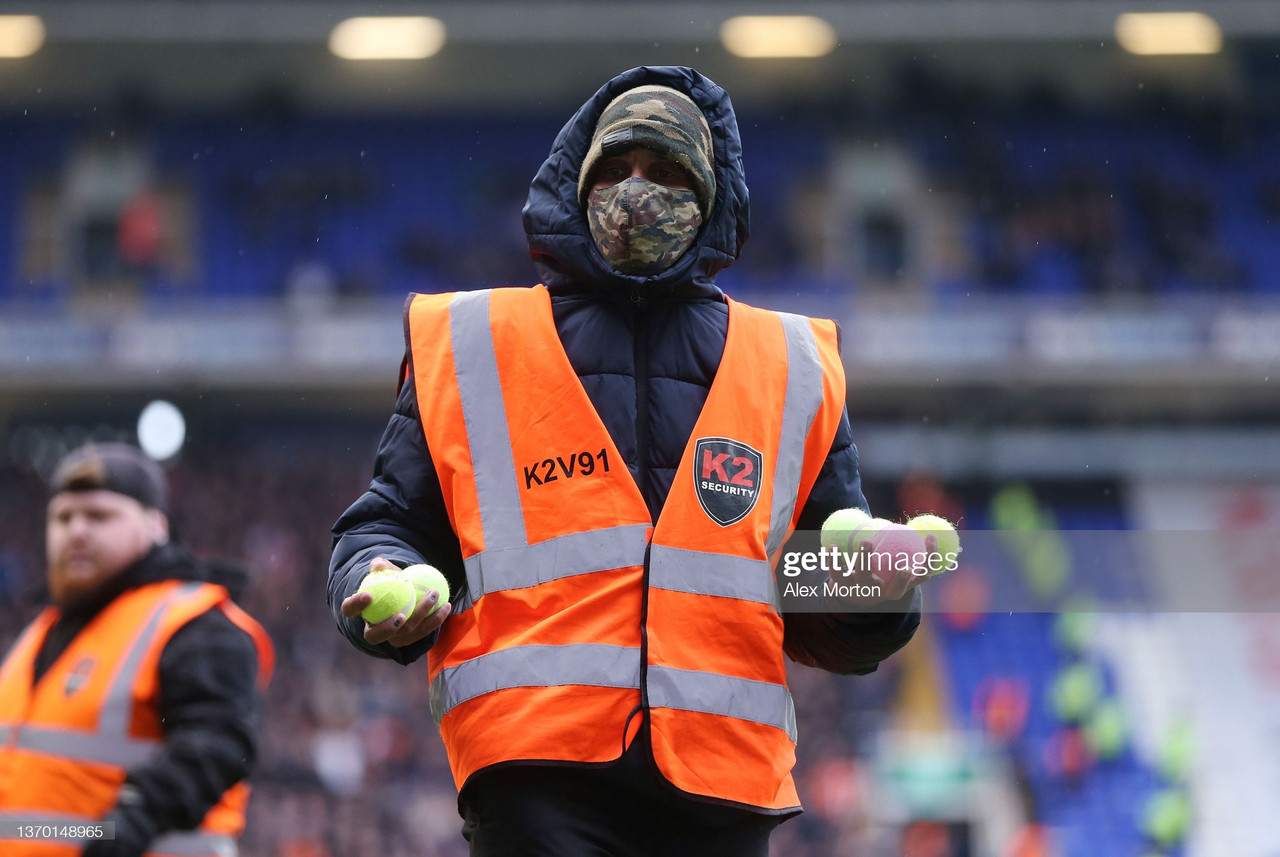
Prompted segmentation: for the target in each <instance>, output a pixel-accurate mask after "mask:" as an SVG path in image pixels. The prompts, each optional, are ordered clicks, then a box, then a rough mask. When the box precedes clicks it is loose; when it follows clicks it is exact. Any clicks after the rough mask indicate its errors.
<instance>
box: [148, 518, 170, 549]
mask: <svg viewBox="0 0 1280 857" xmlns="http://www.w3.org/2000/svg"><path fill="white" fill-rule="evenodd" d="M147 530H148V532H149V533H150V535H151V542H152V544H157V545H162V544H166V543H167V542H168V541H169V517H168V516H167V515H165V513H164V512H161V511H160V510H159V509H147Z"/></svg>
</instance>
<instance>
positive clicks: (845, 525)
mask: <svg viewBox="0 0 1280 857" xmlns="http://www.w3.org/2000/svg"><path fill="white" fill-rule="evenodd" d="M870 520H871V516H870V515H868V514H867V513H866V512H864V511H862V510H861V509H858V508H853V509H838V510H837V511H835V512H832V513H831V515H830V517H828V518H827V520H826V521H825V522H823V524H822V535H821V539H822V546H823V547H824V548H829V547H831V546H832V545H835V546H836V547H839V548H841V549H845V548H847V547H848V546H849V537H850V536H851V535H852V534H853V533H854V532H855V531H857V530H859V529H861V528H862V527H863V526H865V525H866V523H867V522H868V521H870Z"/></svg>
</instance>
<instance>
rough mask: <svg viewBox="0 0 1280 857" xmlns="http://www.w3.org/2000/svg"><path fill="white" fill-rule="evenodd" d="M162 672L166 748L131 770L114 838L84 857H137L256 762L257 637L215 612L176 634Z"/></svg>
mask: <svg viewBox="0 0 1280 857" xmlns="http://www.w3.org/2000/svg"><path fill="white" fill-rule="evenodd" d="M159 669H160V701H159V709H160V717H161V723H162V724H163V729H164V747H163V749H162V750H161V751H160V752H159V753H158V754H156V756H154V757H153V758H152V759H151V760H150V761H148V762H147V763H146V764H145V765H141V766H138V767H135V768H131V769H130V770H129V771H128V772H127V774H126V777H125V787H124V789H122V792H121V798H120V801H119V803H118V805H117V806H116V807H115V809H114V810H113V811H112V812H111V813H110V814H109V815H108V816H107V820H108V821H113V822H115V825H116V838H115V839H114V840H99V841H95V842H92V843H90V844H89V845H88V846H87V847H86V849H85V852H84V853H85V855H86V857H108V855H109V856H110V857H134V855H139V854H141V853H143V851H144V850H145V849H146V846H147V844H148V843H149V842H150V841H151V840H152V839H153V838H155V837H156V836H159V835H160V834H162V833H165V832H166V831H170V830H189V829H192V828H194V827H195V826H196V825H198V824H199V823H200V821H201V819H203V818H204V816H205V814H206V813H207V812H208V811H209V809H210V808H212V807H213V806H214V804H216V803H217V802H218V800H219V799H220V798H221V797H222V794H223V793H224V792H225V791H226V790H227V789H229V788H231V786H233V785H235V784H236V783H237V782H239V781H241V780H243V779H245V778H246V777H247V776H248V775H249V772H250V770H251V769H252V767H253V763H254V759H255V757H256V754H257V743H256V733H257V729H258V723H259V720H260V719H261V711H262V703H261V699H260V697H259V694H258V690H257V687H256V682H257V677H258V651H257V646H256V645H255V644H254V641H253V638H252V637H250V636H249V634H248V633H247V632H245V631H244V630H243V629H242V628H240V627H239V626H238V625H236V624H235V623H234V622H232V621H231V619H229V618H228V617H227V615H226V614H225V613H223V612H222V611H221V610H218V609H214V610H210V611H209V612H208V613H204V614H202V615H200V616H197V617H196V618H195V619H192V620H191V621H190V622H188V623H187V624H186V625H184V626H183V627H182V628H181V629H179V630H178V631H177V632H176V633H175V634H174V635H173V637H172V638H171V639H170V640H169V642H168V644H167V645H166V646H165V648H164V651H163V652H161V654H160V664H159Z"/></svg>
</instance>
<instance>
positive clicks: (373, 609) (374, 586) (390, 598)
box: [358, 570, 417, 625]
mask: <svg viewBox="0 0 1280 857" xmlns="http://www.w3.org/2000/svg"><path fill="white" fill-rule="evenodd" d="M358 591H359V592H368V593H370V594H372V595H373V601H372V602H370V604H369V606H368V607H366V608H364V609H363V610H361V611H360V616H361V617H362V618H363V619H364V621H366V622H368V623H369V624H370V625H377V624H378V623H379V622H385V621H387V620H388V619H390V618H391V617H392V616H394V615H396V614H397V613H403V614H404V615H405V616H409V615H410V614H411V613H413V607H414V605H415V604H416V603H417V599H416V597H415V595H414V591H413V585H412V584H411V583H409V581H407V580H405V579H404V578H403V577H402V576H401V575H400V573H399V572H398V571H391V570H384V571H373V572H370V573H369V574H366V575H365V578H364V580H362V581H360V589H359V590H358Z"/></svg>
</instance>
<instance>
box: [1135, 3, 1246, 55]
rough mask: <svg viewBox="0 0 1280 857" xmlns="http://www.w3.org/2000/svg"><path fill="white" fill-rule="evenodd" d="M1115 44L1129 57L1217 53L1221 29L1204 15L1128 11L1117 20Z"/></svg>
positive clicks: (1220, 44)
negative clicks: (1130, 55) (1136, 55)
mask: <svg viewBox="0 0 1280 857" xmlns="http://www.w3.org/2000/svg"><path fill="white" fill-rule="evenodd" d="M1116 41H1118V42H1119V43H1120V47H1122V48H1124V49H1125V50H1126V51H1128V52H1129V53H1131V54H1139V55H1142V56H1169V55H1178V54H1216V53H1218V51H1220V50H1222V30H1221V29H1220V28H1219V27H1218V23H1217V21H1214V20H1213V19H1212V18H1210V17H1209V16H1208V15H1206V14H1204V13H1203V12H1127V13H1125V14H1123V15H1121V16H1120V17H1119V18H1117V19H1116Z"/></svg>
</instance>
